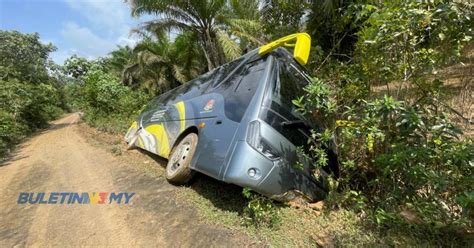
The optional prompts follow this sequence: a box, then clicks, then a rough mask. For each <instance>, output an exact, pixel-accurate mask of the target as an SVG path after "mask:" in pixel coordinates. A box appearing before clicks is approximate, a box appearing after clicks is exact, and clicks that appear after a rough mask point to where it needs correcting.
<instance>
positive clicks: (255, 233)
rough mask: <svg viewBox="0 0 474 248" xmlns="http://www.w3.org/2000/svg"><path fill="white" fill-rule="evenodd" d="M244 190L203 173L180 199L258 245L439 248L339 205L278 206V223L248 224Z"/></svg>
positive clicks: (210, 221) (184, 189) (429, 240)
mask: <svg viewBox="0 0 474 248" xmlns="http://www.w3.org/2000/svg"><path fill="white" fill-rule="evenodd" d="M241 191H242V189H241V188H239V187H236V186H233V185H227V184H225V183H222V182H218V181H216V180H213V179H210V178H207V177H205V176H199V177H198V178H197V179H196V180H195V181H194V182H193V183H192V184H191V186H189V187H182V188H181V190H179V191H178V194H177V198H178V200H179V201H180V202H184V203H187V204H189V205H190V206H192V207H195V208H196V209H197V210H198V213H199V216H200V219H201V220H202V221H203V222H206V223H208V224H213V225H217V226H222V227H225V228H228V229H231V230H234V231H238V232H243V233H245V234H247V235H248V236H250V237H251V238H252V239H253V240H255V242H256V243H258V244H267V245H270V246H273V247H303V246H304V247H314V246H322V247H326V246H328V247H331V246H336V247H341V246H351V247H367V246H369V247H373V246H403V247H407V246H408V247H420V246H422V247H432V246H433V247H434V246H438V244H437V243H436V242H437V240H436V239H434V238H432V237H427V236H426V235H423V234H421V233H420V232H418V231H416V230H407V229H403V228H404V227H400V228H393V229H387V230H380V229H378V228H377V227H375V226H374V225H372V224H371V222H370V221H369V220H367V219H364V218H363V217H362V215H361V214H357V213H355V212H354V211H351V210H346V209H339V210H333V211H322V212H318V211H315V210H313V209H309V208H304V207H303V208H294V207H288V206H287V205H284V204H279V203H277V204H276V206H275V207H276V208H277V209H276V210H277V213H278V215H279V218H280V222H279V225H277V226H275V227H272V228H270V227H259V228H256V227H255V226H246V225H243V211H244V208H245V207H246V205H247V199H245V198H244V197H243V196H242V194H241ZM445 241H446V242H447V243H448V244H449V240H445Z"/></svg>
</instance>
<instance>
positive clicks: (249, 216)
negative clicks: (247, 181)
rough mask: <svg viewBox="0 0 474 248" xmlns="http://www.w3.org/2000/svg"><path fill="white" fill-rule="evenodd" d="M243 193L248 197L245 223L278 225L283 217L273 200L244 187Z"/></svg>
mask: <svg viewBox="0 0 474 248" xmlns="http://www.w3.org/2000/svg"><path fill="white" fill-rule="evenodd" d="M242 194H243V195H244V197H245V198H247V199H248V203H247V206H246V207H245V208H244V213H243V215H244V216H243V217H244V218H243V224H244V225H247V226H249V225H253V226H255V227H270V228H273V227H276V226H278V224H279V223H280V221H281V219H280V216H279V214H278V210H277V207H276V206H275V204H274V203H273V201H272V200H270V199H268V198H267V197H264V196H262V195H260V194H257V193H254V192H252V191H251V190H250V189H248V188H244V189H243V191H242Z"/></svg>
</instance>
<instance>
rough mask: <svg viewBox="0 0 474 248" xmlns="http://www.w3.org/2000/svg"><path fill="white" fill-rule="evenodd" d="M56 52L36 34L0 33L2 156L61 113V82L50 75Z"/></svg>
mask: <svg viewBox="0 0 474 248" xmlns="http://www.w3.org/2000/svg"><path fill="white" fill-rule="evenodd" d="M54 49H55V48H54V46H53V45H52V44H47V45H45V44H42V43H41V42H40V41H39V35H38V34H37V33H34V34H22V33H20V32H17V31H0V88H1V89H2V90H1V91H0V156H3V155H5V154H6V153H7V152H8V151H9V149H10V148H11V147H12V146H13V145H14V144H16V143H17V142H19V140H20V139H21V138H23V137H25V136H26V135H27V134H28V133H30V132H32V131H34V130H36V129H37V128H41V127H44V126H46V125H47V123H48V121H49V120H51V119H53V118H56V117H57V116H59V114H61V113H62V109H61V108H62V107H64V101H63V100H64V99H63V94H62V85H61V82H59V81H57V80H55V78H52V77H51V76H50V75H49V72H50V71H51V70H50V69H51V68H50V63H49V62H50V61H49V59H48V55H49V53H50V52H52V51H54Z"/></svg>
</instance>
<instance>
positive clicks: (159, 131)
mask: <svg viewBox="0 0 474 248" xmlns="http://www.w3.org/2000/svg"><path fill="white" fill-rule="evenodd" d="M145 130H146V131H147V132H149V133H151V134H152V135H153V136H155V139H156V140H157V143H158V144H156V153H157V154H158V155H160V156H162V157H164V158H168V156H169V153H170V146H169V141H168V134H167V133H166V130H165V127H164V126H163V124H153V125H150V126H147V127H146V128H145Z"/></svg>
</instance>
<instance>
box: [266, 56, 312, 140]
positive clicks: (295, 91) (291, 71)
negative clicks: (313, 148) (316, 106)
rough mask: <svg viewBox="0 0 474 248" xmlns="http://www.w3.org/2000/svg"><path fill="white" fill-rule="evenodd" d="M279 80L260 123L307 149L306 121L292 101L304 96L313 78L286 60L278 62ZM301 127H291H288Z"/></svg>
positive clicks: (273, 88) (269, 97)
mask: <svg viewBox="0 0 474 248" xmlns="http://www.w3.org/2000/svg"><path fill="white" fill-rule="evenodd" d="M275 74H276V79H275V80H273V81H274V82H272V84H271V89H269V91H268V92H267V96H266V97H265V101H264V104H263V106H262V110H261V111H260V119H262V120H263V121H265V122H267V123H268V124H269V125H271V126H272V127H273V128H274V129H276V130H277V131H278V132H280V133H281V134H282V135H283V136H285V137H286V138H287V139H288V140H289V141H290V142H292V143H293V144H294V145H296V146H305V145H306V144H307V140H308V135H309V128H310V127H309V126H306V124H307V123H308V122H307V120H306V118H305V117H304V116H303V115H302V114H300V113H299V112H298V111H297V110H296V106H295V105H294V104H293V103H292V101H293V100H294V99H296V98H298V97H300V96H302V95H303V94H304V87H305V86H306V85H308V83H309V77H308V76H306V74H305V73H304V71H302V70H301V69H300V68H298V67H297V66H296V65H294V64H293V61H288V60H286V58H279V59H277V66H276V72H275ZM297 122H299V123H300V125H294V126H288V125H284V124H286V123H297Z"/></svg>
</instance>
